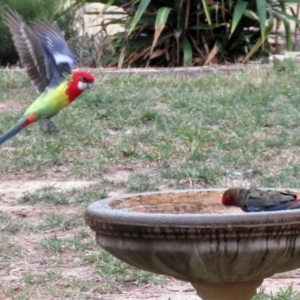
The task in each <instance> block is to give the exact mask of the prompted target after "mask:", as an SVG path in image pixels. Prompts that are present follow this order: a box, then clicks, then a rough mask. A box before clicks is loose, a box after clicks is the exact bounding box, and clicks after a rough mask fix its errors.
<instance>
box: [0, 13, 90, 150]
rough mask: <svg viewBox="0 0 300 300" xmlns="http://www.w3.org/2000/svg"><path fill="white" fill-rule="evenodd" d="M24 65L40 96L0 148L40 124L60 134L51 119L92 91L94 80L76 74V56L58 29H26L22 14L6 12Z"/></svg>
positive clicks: (41, 24) (40, 25)
mask: <svg viewBox="0 0 300 300" xmlns="http://www.w3.org/2000/svg"><path fill="white" fill-rule="evenodd" d="M2 17H3V22H4V23H5V24H6V25H7V26H8V27H9V29H10V32H11V34H12V37H13V40H14V44H15V47H16V49H17V52H18V54H19V58H20V61H21V63H22V65H23V66H24V67H25V70H26V72H27V74H28V76H29V78H30V80H31V82H32V83H33V85H34V86H35V88H36V90H37V91H38V92H39V93H40V96H39V97H38V98H37V99H36V100H35V101H34V102H33V103H32V104H31V105H30V106H29V107H28V108H27V109H26V111H25V112H24V114H23V116H22V117H21V118H20V120H19V121H18V122H17V124H16V125H15V126H14V127H13V128H11V129H10V130H9V131H8V132H6V133H5V134H3V135H2V136H1V137H0V145H1V144H3V143H4V142H5V141H7V140H8V139H10V138H11V137H13V136H14V135H16V134H17V133H18V132H19V131H20V130H22V129H23V128H25V127H27V126H28V125H30V124H32V123H34V122H36V121H44V122H45V123H46V125H47V127H48V130H49V131H52V132H53V131H54V132H55V131H56V132H57V131H58V130H57V128H56V126H55V124H54V123H53V122H52V121H50V119H51V118H52V117H53V116H55V115H56V114H57V113H58V112H59V111H61V110H62V109H63V108H65V107H67V106H68V105H69V104H71V103H72V102H73V101H74V100H75V99H76V98H77V97H78V96H80V95H81V93H82V92H83V91H84V90H85V89H88V88H91V87H92V85H93V82H94V76H93V75H92V74H90V73H88V72H83V71H77V72H74V73H72V68H73V64H74V60H75V59H74V55H73V53H72V52H71V50H70V49H69V47H68V45H67V43H66V41H65V40H64V37H63V35H62V33H61V31H60V30H59V28H58V27H57V26H56V25H53V24H51V23H50V22H40V21H39V22H35V23H32V24H31V26H28V25H26V24H25V23H24V22H23V21H22V19H21V17H20V16H19V15H18V13H17V12H16V11H14V10H11V9H8V10H6V11H4V13H3V15H2Z"/></svg>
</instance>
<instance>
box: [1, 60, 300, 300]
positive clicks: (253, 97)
mask: <svg viewBox="0 0 300 300" xmlns="http://www.w3.org/2000/svg"><path fill="white" fill-rule="evenodd" d="M299 82H300V70H299V68H296V67H295V68H293V67H291V66H288V68H287V69H286V70H283V71H282V70H277V69H274V68H266V69H264V70H262V69H261V70H258V69H252V70H251V69H250V70H248V71H245V72H243V73H235V74H210V75H205V76H202V75H201V76H198V77H184V76H183V77H182V76H181V77H180V76H178V75H176V76H170V75H165V76H161V77H158V76H155V77H139V76H137V75H128V74H126V75H108V74H99V73H98V75H97V80H96V83H95V86H94V88H93V89H91V90H90V91H87V92H85V93H84V95H83V96H82V97H81V98H80V99H79V100H77V101H76V102H75V103H74V104H72V106H71V107H69V108H68V109H66V110H64V111H62V112H61V113H59V114H58V115H57V116H56V117H54V118H53V121H54V122H55V123H56V124H57V126H58V128H59V129H60V130H61V133H60V134H59V135H58V136H53V135H48V134H45V133H43V131H41V129H40V127H39V125H38V124H36V125H32V126H31V127H29V128H28V129H25V130H23V131H22V132H21V133H19V134H18V135H17V136H15V137H14V138H12V139H11V140H10V141H8V142H7V143H5V144H3V145H2V147H1V148H0V177H1V180H2V181H13V180H19V181H30V180H45V181H46V180H48V181H51V180H59V181H66V182H67V181H70V180H72V181H76V180H81V181H87V182H89V181H91V182H92V183H91V185H90V186H89V187H84V188H82V187H78V188H72V189H57V188H54V187H51V185H48V186H45V187H43V188H41V189H39V190H37V191H36V192H34V193H26V194H25V195H23V196H22V197H19V198H16V199H14V200H13V201H15V202H12V203H10V204H7V199H5V196H2V197H1V198H0V206H1V207H2V206H3V205H4V203H6V204H7V205H14V206H19V207H22V208H24V209H25V208H26V209H31V210H32V211H33V214H34V213H36V211H39V212H40V213H39V214H38V215H35V217H34V218H25V217H24V216H23V217H22V215H20V214H17V215H16V214H12V213H11V212H10V211H9V210H5V211H4V212H3V211H2V213H1V212H0V233H1V235H2V243H1V245H0V278H8V279H7V280H6V281H4V283H0V290H1V291H2V294H4V295H5V296H6V297H7V299H10V298H12V299H58V298H59V299H65V298H69V299H101V298H99V297H100V295H103V294H106V293H112V292H115V291H117V290H118V289H122V286H124V285H126V284H130V283H131V282H139V283H143V282H149V281H150V282H151V283H153V284H155V283H157V282H163V281H164V280H165V277H164V276H158V275H153V274H151V273H148V272H144V271H140V270H137V269H135V268H132V267H130V266H128V265H127V264H125V263H122V262H120V261H118V260H117V259H114V258H113V257H112V256H110V255H109V254H107V253H106V252H104V251H101V250H100V248H99V247H98V246H97V245H96V243H95V241H94V240H95V239H94V234H93V233H92V232H91V231H90V230H89V228H87V226H85V224H84V221H83V218H82V213H83V211H84V208H85V207H86V206H87V205H88V204H89V203H91V202H93V201H96V200H98V199H100V198H104V197H106V196H108V195H112V194H118V193H126V192H142V191H150V190H152V191H154V190H165V189H179V188H180V189H185V188H207V187H227V186H232V185H235V184H242V185H245V186H249V185H251V186H256V187H293V188H298V187H299V186H300V121H299V110H300V84H299ZM0 95H1V97H0V120H1V123H0V124H1V127H0V134H2V133H4V132H5V131H7V130H8V129H9V128H10V127H11V126H12V125H14V124H15V122H16V121H17V120H18V118H19V117H20V116H21V114H22V112H23V111H24V109H25V108H26V107H27V106H28V105H29V104H30V103H31V102H32V101H33V99H35V98H36V93H35V90H34V88H33V87H32V86H31V83H30V82H29V80H28V79H27V77H26V75H25V74H23V73H19V72H7V71H0ZM0 196H1V191H0ZM1 201H2V202H1ZM5 201H6V202H5ZM25 262H30V264H25ZM21 265H22V267H21ZM24 265H26V266H27V267H26V268H24ZM16 270H17V271H16ZM72 270H74V272H75V271H76V274H75V275H76V276H75V275H74V274H71V275H70V274H69V273H72ZM68 272H69V273H68ZM80 272H81V273H80ZM78 274H84V275H83V276H77V275H78ZM73 275H74V276H73ZM97 297H98V298H97ZM103 299H105V298H103ZM256 299H257V300H258V299H259V300H265V299H270V300H275V299H282V300H284V299H285V300H287V299H288V300H292V299H293V300H297V299H300V296H299V294H296V295H295V293H294V292H293V291H292V290H291V289H287V290H285V291H282V293H281V294H280V295H275V296H272V295H264V294H260V295H259V296H257V297H256Z"/></svg>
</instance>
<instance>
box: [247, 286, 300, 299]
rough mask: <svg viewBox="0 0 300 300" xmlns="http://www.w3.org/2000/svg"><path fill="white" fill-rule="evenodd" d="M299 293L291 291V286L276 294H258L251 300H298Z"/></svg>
mask: <svg viewBox="0 0 300 300" xmlns="http://www.w3.org/2000/svg"><path fill="white" fill-rule="evenodd" d="M299 299H300V293H299V292H297V291H295V290H294V289H293V286H289V287H287V288H286V289H281V290H280V291H279V292H278V293H276V294H273V293H270V294H266V293H264V292H260V293H259V294H257V295H256V296H255V297H253V299H252V300H299Z"/></svg>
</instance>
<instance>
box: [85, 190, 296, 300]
mask: <svg viewBox="0 0 300 300" xmlns="http://www.w3.org/2000/svg"><path fill="white" fill-rule="evenodd" d="M223 192H224V190H220V189H218V190H216V189H215V190H212V189H211V190H182V191H168V192H153V193H143V194H136V195H124V196H119V197H113V198H108V199H105V200H100V201H97V202H94V203H92V204H91V205H89V207H88V208H87V209H86V211H85V221H86V223H87V224H88V225H89V226H90V227H91V229H92V230H93V231H95V232H96V240H97V243H98V244H99V245H101V246H102V247H103V248H104V249H105V250H107V251H108V252H109V253H111V254H112V255H114V256H115V257H117V258H119V259H121V260H123V261H125V262H127V263H129V264H131V265H133V266H135V267H137V268H141V269H144V270H147V271H150V272H154V273H159V274H166V275H170V276H173V277H175V278H177V279H179V280H184V281H189V282H190V283H191V284H192V285H193V286H194V288H195V289H196V291H197V294H198V295H199V297H201V298H202V299H204V300H232V299H239V300H250V299H251V298H252V297H253V296H254V295H255V294H256V290H257V288H258V287H259V286H260V285H261V284H262V282H263V279H264V278H267V277H270V276H272V275H273V274H275V273H279V272H286V271H290V270H293V269H296V268H299V267H300V210H294V211H279V212H268V213H266V212H262V213H243V212H241V211H240V210H239V209H236V208H233V209H231V208H227V207H223V206H222V205H221V196H222V193H223ZM293 192H295V191H294V190H293ZM295 193H298V191H296V192H295Z"/></svg>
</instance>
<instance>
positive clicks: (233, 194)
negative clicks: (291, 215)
mask: <svg viewBox="0 0 300 300" xmlns="http://www.w3.org/2000/svg"><path fill="white" fill-rule="evenodd" d="M222 204H223V205H226V206H238V207H240V208H241V209H242V210H243V211H245V212H260V211H276V210H287V209H299V208H300V202H299V199H297V196H296V195H294V194H291V193H288V192H286V193H283V192H279V191H275V190H259V189H255V188H251V189H243V188H230V189H228V190H226V191H225V192H224V194H223V197H222Z"/></svg>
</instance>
